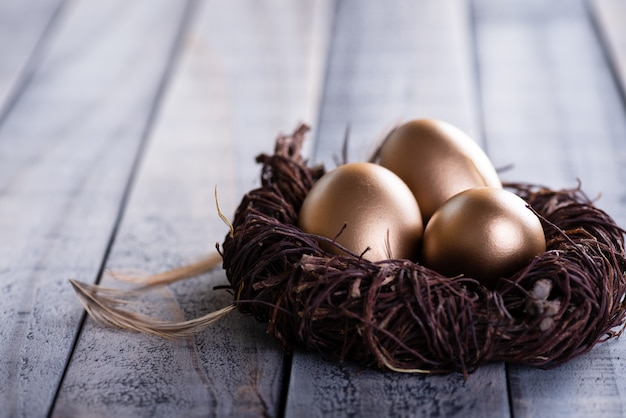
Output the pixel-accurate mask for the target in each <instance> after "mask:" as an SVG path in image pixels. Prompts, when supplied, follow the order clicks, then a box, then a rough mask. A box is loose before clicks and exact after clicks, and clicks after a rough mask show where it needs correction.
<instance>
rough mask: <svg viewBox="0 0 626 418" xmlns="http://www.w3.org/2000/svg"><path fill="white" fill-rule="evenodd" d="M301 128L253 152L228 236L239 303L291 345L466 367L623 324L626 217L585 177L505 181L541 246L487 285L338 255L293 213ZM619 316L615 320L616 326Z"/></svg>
mask: <svg viewBox="0 0 626 418" xmlns="http://www.w3.org/2000/svg"><path fill="white" fill-rule="evenodd" d="M306 130H307V128H306V127H304V126H303V127H300V128H299V129H298V130H296V132H295V133H294V134H293V135H291V136H280V137H279V138H278V139H277V142H276V149H275V154H274V155H260V156H259V157H258V158H257V161H258V162H259V163H261V164H262V173H261V182H262V183H261V187H259V188H257V189H255V190H252V191H250V192H249V193H247V194H246V195H245V196H244V198H243V200H242V202H241V204H240V205H239V207H238V209H237V212H236V214H235V218H234V221H233V222H232V226H233V230H232V231H231V233H230V234H229V235H228V236H227V237H226V239H225V241H224V243H223V259H224V268H225V270H226V274H227V277H228V280H229V281H230V283H231V285H232V288H233V290H234V293H235V303H236V306H237V307H238V309H239V310H240V311H241V312H243V313H246V314H251V315H253V316H254V317H255V318H256V319H257V320H259V321H262V322H265V323H267V324H268V328H267V331H268V333H270V334H271V335H273V336H274V337H276V338H277V339H278V340H279V341H280V342H282V343H283V344H284V345H285V346H286V347H293V346H294V345H296V344H303V345H304V346H305V347H306V348H307V349H309V350H313V351H317V352H319V353H322V354H323V355H324V356H326V357H329V358H332V359H335V360H339V361H344V360H350V361H356V362H359V363H361V364H363V365H365V366H368V367H376V368H387V369H392V370H399V371H410V372H425V373H426V372H427V373H446V372H452V371H459V372H462V373H464V374H467V373H469V372H472V371H473V370H475V369H476V368H477V367H478V366H479V365H481V364H484V363H486V362H492V361H505V362H515V363H522V364H528V365H533V366H540V367H552V366H556V365H558V364H561V363H563V362H565V361H567V360H569V359H571V358H573V357H575V356H577V355H580V354H582V353H585V352H587V351H588V350H590V349H591V348H592V347H593V346H594V345H595V344H596V343H597V342H600V341H603V340H605V339H608V338H610V337H613V336H617V335H619V334H620V333H621V331H622V329H623V328H621V326H623V324H624V317H625V312H626V311H625V309H624V308H625V304H624V295H625V291H626V277H625V274H624V271H625V268H626V259H625V254H624V240H623V230H622V229H621V228H619V227H618V226H617V225H616V224H615V222H614V221H613V220H612V219H611V218H610V217H609V216H608V215H607V214H606V213H605V212H603V211H602V210H600V209H598V208H596V207H595V206H594V205H593V203H592V202H591V201H590V200H589V199H588V198H586V197H585V195H584V194H583V193H582V192H581V191H580V188H576V189H573V190H559V191H553V190H549V189H547V188H541V187H537V186H531V185H519V184H515V185H512V184H511V185H506V186H507V187H508V188H509V189H510V190H512V191H513V192H515V193H516V194H518V195H519V196H520V197H522V198H523V199H524V200H525V201H527V202H528V204H529V205H530V207H531V208H532V209H534V210H535V211H536V213H537V214H538V215H539V216H540V217H541V218H542V222H543V226H544V231H545V235H546V239H547V251H546V252H545V253H543V254H541V255H539V256H537V257H536V258H535V259H534V260H533V261H532V262H531V263H530V264H529V265H528V266H527V267H526V268H524V269H523V270H521V271H519V272H517V273H516V274H515V275H513V276H512V277H509V278H508V279H507V280H501V281H500V284H499V285H498V287H497V288H496V289H494V290H489V289H486V288H485V287H483V286H481V285H480V284H479V282H478V281H477V280H473V279H472V278H468V277H459V278H448V277H444V276H442V275H440V274H438V273H437V272H435V271H432V270H429V269H427V268H425V267H424V266H421V265H419V264H416V263H413V262H410V261H408V260H387V261H382V262H376V263H372V262H370V261H368V260H365V259H363V258H361V257H359V256H357V255H354V256H352V255H341V256H340V255H333V254H330V253H327V252H325V251H324V250H322V249H321V248H320V245H319V242H320V240H324V239H323V238H321V237H317V236H313V235H310V234H307V233H304V232H303V231H302V230H300V229H299V228H298V227H297V226H296V225H297V217H298V212H299V209H300V207H301V204H302V202H303V200H304V198H305V196H306V195H307V193H308V191H309V190H310V188H311V187H312V186H313V184H314V183H315V181H316V180H317V179H319V178H320V177H321V176H322V175H323V174H324V168H323V167H321V166H315V167H309V166H308V165H307V163H306V161H305V160H304V159H303V157H302V156H301V154H300V151H301V146H302V142H303V140H304V135H305V132H306ZM616 327H620V328H618V329H617V331H615V330H614V329H615V328H616Z"/></svg>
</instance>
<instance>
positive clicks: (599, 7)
mask: <svg viewBox="0 0 626 418" xmlns="http://www.w3.org/2000/svg"><path fill="white" fill-rule="evenodd" d="M588 3H589V5H590V6H589V7H590V9H591V11H592V13H593V17H594V18H595V19H596V25H597V28H598V31H599V32H600V35H601V36H602V38H603V41H604V45H605V50H606V51H607V53H608V55H609V60H610V62H611V65H612V67H613V70H614V72H615V74H616V75H617V78H618V81H619V83H620V84H621V88H622V94H623V96H622V98H624V97H626V3H625V2H623V1H620V0H588Z"/></svg>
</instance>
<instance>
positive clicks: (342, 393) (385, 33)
mask: <svg viewBox="0 0 626 418" xmlns="http://www.w3.org/2000/svg"><path fill="white" fill-rule="evenodd" d="M468 12H469V9H468V5H467V4H466V3H464V2H457V1H437V2H434V1H410V2H409V1H393V2H385V3H384V4H383V3H377V2H367V3H364V2H359V1H342V2H339V3H338V7H337V12H336V17H335V24H334V27H335V30H334V33H333V38H332V43H331V55H330V61H329V64H328V69H329V70H328V73H327V79H326V85H325V90H324V98H323V101H322V110H321V112H322V113H321V119H320V127H319V135H318V137H317V141H316V152H315V154H314V156H313V161H315V162H317V161H322V162H324V163H325V164H326V165H327V166H329V167H332V166H333V165H334V164H333V156H338V155H340V153H341V142H342V140H343V134H344V130H345V128H346V126H347V125H348V124H349V125H350V155H349V159H350V160H351V161H357V160H362V159H364V158H366V157H367V156H368V153H369V152H370V151H371V150H373V148H374V147H375V145H376V141H377V140H378V139H379V138H380V136H381V135H382V134H384V133H385V130H386V129H389V128H391V127H392V126H393V125H394V124H395V123H397V122H398V121H399V119H403V120H405V121H406V120H409V119H413V118H418V117H437V118H441V119H444V120H447V121H450V122H452V123H454V124H456V125H457V126H459V127H460V128H462V129H464V130H465V131H467V132H469V133H471V134H472V135H477V134H478V132H479V131H480V129H479V126H478V109H477V107H476V105H477V98H476V94H475V90H474V87H475V80H474V71H473V62H472V59H471V56H472V50H471V45H470V41H471V32H470V31H469V30H470V28H469V22H470V19H469V15H468ZM477 140H479V141H480V138H479V137H478V138H477ZM289 388H290V390H289V393H288V401H287V410H286V416H288V417H300V416H314V417H326V416H334V417H348V416H368V417H370V416H371V417H387V416H389V417H392V416H393V417H395V416H420V415H422V414H425V415H431V416H463V417H469V416H476V417H479V416H480V417H488V416H494V417H504V416H508V412H509V409H508V400H507V391H506V377H505V373H504V366H503V365H500V364H498V365H493V366H489V367H485V368H483V369H480V370H478V371H477V372H476V373H475V374H473V375H471V376H470V378H469V379H468V380H467V382H464V381H463V378H462V377H460V376H459V375H448V376H439V377H432V376H431V377H423V376H419V375H396V374H392V373H389V374H385V373H376V372H371V371H367V372H365V371H362V370H359V369H356V368H354V367H349V366H342V365H337V364H332V363H328V362H326V361H324V360H322V359H321V358H320V357H319V356H316V355H308V354H304V353H301V352H298V353H296V354H295V355H294V360H293V365H292V370H291V380H290V385H289ZM478 394H480V397H478V398H477V395H478Z"/></svg>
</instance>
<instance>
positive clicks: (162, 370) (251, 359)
mask: <svg viewBox="0 0 626 418" xmlns="http://www.w3.org/2000/svg"><path fill="white" fill-rule="evenodd" d="M331 6H332V3H331V2H329V1H316V2H304V3H301V2H297V3H296V2H293V1H291V0H284V1H275V2H262V3H259V2H258V1H256V0H239V1H229V2H206V3H203V4H200V5H199V6H198V8H197V9H196V10H195V11H194V16H195V19H194V22H193V25H192V26H191V29H190V31H189V32H188V33H187V34H186V36H185V39H186V43H185V45H184V49H183V50H182V51H181V62H180V64H179V67H178V71H177V72H176V74H175V77H174V80H173V82H172V85H171V88H170V89H169V91H168V94H167V97H166V100H165V102H164V105H163V109H162V111H161V112H160V117H159V119H158V121H156V124H155V126H154V131H153V135H152V137H151V138H150V144H149V147H148V149H147V152H146V155H145V158H144V159H143V163H142V167H141V170H140V172H139V173H138V176H137V180H136V186H135V187H134V188H133V192H132V195H131V197H130V199H129V204H128V207H127V210H126V211H125V214H124V220H123V222H122V224H121V226H120V229H119V234H118V237H117V239H116V241H115V245H114V246H113V248H112V252H111V256H110V259H109V262H108V263H107V268H110V269H112V270H114V271H121V272H123V273H128V272H130V273H133V272H155V271H162V270H164V269H168V268H172V267H176V266H180V265H182V264H185V263H187V262H189V261H192V260H195V259H196V258H199V257H202V256H204V255H205V254H207V253H208V252H210V251H211V250H212V249H213V248H214V244H215V242H221V241H222V240H223V238H224V236H225V235H226V233H227V228H226V226H225V225H224V224H223V222H222V221H221V220H220V219H219V218H218V216H217V213H216V208H215V201H214V197H213V188H214V187H215V185H217V186H218V187H219V198H220V206H221V208H222V210H223V211H224V212H225V213H227V214H231V213H233V211H234V209H235V206H236V205H237V204H238V203H239V200H240V199H241V197H242V196H243V194H244V193H245V192H246V191H248V190H250V189H251V188H252V187H254V186H255V185H257V184H258V177H259V173H260V171H259V166H258V165H256V164H255V163H254V157H255V156H256V155H257V154H258V153H259V152H261V151H263V152H268V153H270V152H272V151H273V146H274V140H275V138H276V135H277V134H278V132H279V131H281V130H284V131H288V130H291V129H293V128H295V125H296V123H297V122H298V121H299V120H300V119H301V118H305V120H306V119H308V120H315V119H317V116H316V112H317V108H318V107H319V95H320V88H319V87H318V86H319V85H320V83H321V80H322V78H323V73H324V68H325V64H324V61H325V57H326V48H325V47H326V40H325V38H327V36H328V34H329V32H330V22H331V19H330V18H329V16H328V15H329V14H330V13H332V7H331ZM103 283H105V284H107V285H119V284H117V283H115V282H113V281H112V280H111V278H110V277H105V278H104V279H103ZM225 283H226V277H225V275H224V273H223V272H222V271H215V272H213V273H211V274H207V275H203V276H201V277H199V278H197V279H193V280H189V281H184V282H181V283H176V284H173V285H171V286H169V287H168V288H166V289H162V290H160V291H157V292H156V295H154V297H152V296H151V295H148V296H147V298H150V299H149V300H150V301H153V303H155V305H152V306H148V307H146V308H145V310H143V312H146V313H148V314H152V315H154V316H159V317H165V318H170V319H177V318H178V319H180V318H193V317H198V316H200V315H203V314H206V313H208V312H211V311H213V310H215V309H218V308H221V307H224V306H225V305H227V304H228V303H229V302H230V301H231V300H232V297H231V296H230V295H229V294H227V293H226V292H223V291H221V292H216V291H213V290H212V287H213V286H214V285H218V284H225ZM264 329H265V325H262V324H257V323H255V322H254V321H253V320H252V319H251V318H242V316H241V315H239V314H237V313H232V314H231V315H230V316H229V317H227V318H225V319H223V320H221V321H219V322H218V323H217V324H214V326H211V327H210V328H209V329H208V330H207V331H206V332H204V333H202V334H200V335H197V336H196V337H195V338H193V339H190V340H188V341H178V342H170V341H165V340H162V339H160V338H157V337H151V336H146V335H137V334H133V333H130V332H123V331H118V330H111V329H104V328H102V327H100V326H97V325H95V324H94V323H92V322H91V321H90V320H89V321H87V323H86V326H85V328H84V330H83V332H82V334H81V337H80V341H79V342H78V345H77V347H76V351H75V355H74V356H73V358H72V362H71V364H70V367H69V369H68V372H67V374H66V378H65V380H64V383H63V386H62V388H61V391H60V393H59V397H58V401H57V404H56V409H55V411H54V414H53V415H55V416H68V415H70V416H83V415H107V416H108V415H115V416H150V417H152V416H237V417H239V416H255V417H256V416H269V417H272V416H279V415H281V409H282V406H281V403H282V398H283V390H284V389H285V388H283V383H284V382H283V374H284V370H283V352H282V349H281V347H280V346H279V345H278V344H277V343H276V342H275V341H274V340H273V339H271V337H269V336H267V335H265V332H264ZM104 359H106V361H105V360H104Z"/></svg>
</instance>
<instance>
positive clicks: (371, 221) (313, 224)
mask: <svg viewBox="0 0 626 418" xmlns="http://www.w3.org/2000/svg"><path fill="white" fill-rule="evenodd" d="M299 226H300V228H301V229H302V230H303V231H305V232H308V233H311V234H316V235H320V236H322V237H326V238H328V239H330V240H333V239H335V238H336V240H335V242H336V243H337V244H339V245H341V246H343V247H345V248H346V249H348V250H349V251H351V252H352V253H354V254H356V255H361V254H363V257H364V258H365V259H368V260H370V261H380V260H386V259H391V258H414V257H415V256H416V255H417V253H418V246H419V242H420V239H421V237H422V233H423V224H422V217H421V214H420V210H419V207H418V205H417V202H416V200H415V197H414V196H413V194H412V193H411V190H410V189H409V187H408V186H407V185H406V184H405V183H404V182H403V181H402V180H401V179H400V178H399V177H398V176H397V175H395V174H394V173H393V172H391V171H389V170H388V169H386V168H384V167H381V166H379V165H377V164H372V163H362V162H359V163H349V164H345V165H341V166H339V167H337V168H335V169H334V170H332V171H330V172H328V173H327V174H325V175H324V176H322V178H320V179H319V180H318V181H317V182H316V183H315V184H314V186H313V187H312V188H311V190H310V191H309V193H308V194H307V196H306V198H305V200H304V202H303V204H302V208H301V209H300V213H299ZM344 227H345V228H344ZM320 245H321V247H322V248H324V249H325V250H326V251H329V252H331V253H334V254H342V253H343V254H345V252H344V251H342V250H341V249H340V248H339V247H338V246H336V245H333V244H329V243H327V242H324V241H320ZM366 249H367V251H366Z"/></svg>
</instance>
